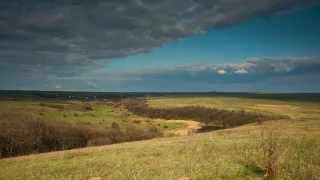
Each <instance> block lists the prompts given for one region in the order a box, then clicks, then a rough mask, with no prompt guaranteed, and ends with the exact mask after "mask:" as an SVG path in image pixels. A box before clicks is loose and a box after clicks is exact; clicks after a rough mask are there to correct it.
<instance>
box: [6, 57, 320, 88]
mask: <svg viewBox="0 0 320 180" xmlns="http://www.w3.org/2000/svg"><path fill="white" fill-rule="evenodd" d="M221 72H223V73H221ZM0 73H2V72H0ZM319 78H320V57H286V58H256V59H248V60H246V61H244V62H243V63H239V64H222V65H214V64H197V65H186V66H179V67H170V68H164V69H148V70H140V71H134V72H118V71H114V72H105V73H97V72H89V71H88V72H84V74H83V75H80V76H76V77H75V76H69V77H60V76H56V75H52V76H49V77H48V76H43V77H39V76H28V77H26V78H21V77H18V76H15V75H14V74H12V76H9V77H4V76H0V82H4V81H6V82H7V83H8V84H6V87H7V88H9V89H20V88H22V89H34V88H36V89H39V90H52V89H53V88H55V86H56V85H60V86H61V88H60V89H59V90H78V91H79V90H82V91H210V90H217V91H278V92H279V91H283V92H320V84H319V83H318V81H319Z"/></svg>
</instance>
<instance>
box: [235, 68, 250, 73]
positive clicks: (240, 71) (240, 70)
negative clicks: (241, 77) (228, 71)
mask: <svg viewBox="0 0 320 180" xmlns="http://www.w3.org/2000/svg"><path fill="white" fill-rule="evenodd" d="M234 73H236V74H248V71H247V70H245V69H244V68H241V69H238V70H236V71H235V72H234Z"/></svg>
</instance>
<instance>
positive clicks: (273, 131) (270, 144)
mask: <svg viewBox="0 0 320 180" xmlns="http://www.w3.org/2000/svg"><path fill="white" fill-rule="evenodd" d="M280 128H281V126H280V124H279V123H277V122H276V121H273V122H269V123H268V124H266V123H264V124H262V125H261V140H262V141H261V147H262V149H263V155H264V156H263V164H264V167H265V169H266V174H265V176H264V178H263V179H265V180H276V179H278V178H279V173H280V172H279V171H280V168H279V167H280V161H279V159H280V156H281V152H282V150H281V143H280V138H281V135H282V134H281V129H280Z"/></svg>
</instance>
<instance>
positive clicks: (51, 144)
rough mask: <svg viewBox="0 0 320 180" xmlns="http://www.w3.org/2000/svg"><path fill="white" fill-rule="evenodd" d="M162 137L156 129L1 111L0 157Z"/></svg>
mask: <svg viewBox="0 0 320 180" xmlns="http://www.w3.org/2000/svg"><path fill="white" fill-rule="evenodd" d="M160 136H162V132H159V131H158V129H157V128H155V127H150V128H138V127H136V126H134V125H128V126H124V127H120V126H118V125H117V124H116V123H112V125H111V126H102V125H99V126H98V125H97V126H94V125H90V126H89V125H84V124H78V125H75V126H74V125H70V124H66V123H56V122H54V121H49V120H46V119H43V118H38V117H33V116H31V115H27V114H20V113H14V112H0V157H10V156H19V155H26V154H35V153H41V152H49V151H58V150H67V149H74V148H81V147H87V146H97V145H106V144H114V143H120V142H129V141H138V140H143V139H151V138H155V137H160Z"/></svg>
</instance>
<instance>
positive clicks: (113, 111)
mask: <svg viewBox="0 0 320 180" xmlns="http://www.w3.org/2000/svg"><path fill="white" fill-rule="evenodd" d="M41 103H44V104H49V105H62V106H65V107H66V108H64V109H59V108H50V107H46V106H41V105H40V104H41ZM81 104H90V106H91V107H92V110H89V111H84V110H82V109H78V108H77V107H78V106H80V105H81ZM0 108H1V109H0V111H16V112H23V113H28V114H32V115H34V116H39V117H44V118H48V119H51V120H54V121H59V122H65V123H71V124H76V123H84V124H88V125H90V124H91V125H99V124H101V125H110V124H111V123H113V122H116V123H117V124H119V125H125V124H127V123H130V122H132V121H133V120H135V119H139V118H140V117H137V116H135V115H133V114H132V113H130V112H128V111H127V110H126V109H124V108H121V107H119V108H114V107H111V106H110V105H107V104H106V103H95V102H91V103H81V102H79V101H65V100H64V101H61V100H60V101H57V100H55V101H44V100H42V101H0ZM158 124H160V125H158ZM138 125H141V126H155V127H157V128H159V129H161V130H164V131H166V130H171V129H175V128H181V127H183V126H184V124H181V123H172V122H165V121H162V122H153V121H152V120H148V121H147V119H143V120H141V121H140V122H139V124H138ZM164 127H165V128H164Z"/></svg>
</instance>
